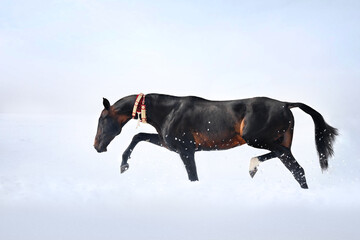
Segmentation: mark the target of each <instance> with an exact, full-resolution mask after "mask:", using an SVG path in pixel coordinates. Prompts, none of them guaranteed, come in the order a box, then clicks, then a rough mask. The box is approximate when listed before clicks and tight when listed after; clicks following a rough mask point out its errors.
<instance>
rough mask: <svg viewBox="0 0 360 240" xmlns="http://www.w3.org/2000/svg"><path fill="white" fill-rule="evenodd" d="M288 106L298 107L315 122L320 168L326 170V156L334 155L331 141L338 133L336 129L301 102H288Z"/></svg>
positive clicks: (332, 141)
mask: <svg viewBox="0 0 360 240" xmlns="http://www.w3.org/2000/svg"><path fill="white" fill-rule="evenodd" d="M289 107H290V108H292V107H299V108H300V109H301V110H303V111H304V112H306V113H307V114H309V115H310V116H311V117H312V119H313V121H314V124H315V143H316V149H317V152H318V154H319V160H320V166H321V169H322V170H327V168H328V158H329V157H331V156H333V155H334V149H333V143H334V141H335V137H336V136H337V135H338V130H337V129H336V128H333V127H331V126H330V125H328V124H327V123H326V122H325V120H324V118H323V116H321V114H320V113H318V112H317V111H316V110H314V109H313V108H311V107H309V106H307V105H305V104H303V103H289Z"/></svg>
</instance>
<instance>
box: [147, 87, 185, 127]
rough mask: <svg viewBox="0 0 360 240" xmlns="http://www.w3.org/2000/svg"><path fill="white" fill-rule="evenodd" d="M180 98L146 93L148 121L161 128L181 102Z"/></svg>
mask: <svg viewBox="0 0 360 240" xmlns="http://www.w3.org/2000/svg"><path fill="white" fill-rule="evenodd" d="M179 99H180V98H179V97H174V96H169V95H162V94H148V95H146V97H145V105H146V114H147V118H148V123H149V124H151V125H153V126H154V127H155V128H156V129H158V130H159V128H161V125H162V123H163V122H164V121H165V119H166V117H167V116H168V115H169V114H170V113H171V112H172V111H173V110H174V108H176V106H177V105H178V104H179Z"/></svg>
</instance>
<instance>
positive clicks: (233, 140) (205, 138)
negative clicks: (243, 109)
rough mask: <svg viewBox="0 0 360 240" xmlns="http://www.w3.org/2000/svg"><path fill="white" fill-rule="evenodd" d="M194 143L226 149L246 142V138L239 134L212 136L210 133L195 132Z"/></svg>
mask: <svg viewBox="0 0 360 240" xmlns="http://www.w3.org/2000/svg"><path fill="white" fill-rule="evenodd" d="M193 137H194V143H195V145H196V147H197V148H199V147H200V148H202V149H208V150H210V149H218V150H225V149H230V148H233V147H236V146H240V145H243V144H245V143H246V142H245V140H244V139H243V138H242V137H241V136H240V135H238V134H236V135H234V136H232V137H224V138H212V137H211V136H210V135H209V134H203V133H199V132H193Z"/></svg>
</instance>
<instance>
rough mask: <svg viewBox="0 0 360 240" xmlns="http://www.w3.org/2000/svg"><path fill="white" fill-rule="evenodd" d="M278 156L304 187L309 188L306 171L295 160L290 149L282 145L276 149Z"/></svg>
mask: <svg viewBox="0 0 360 240" xmlns="http://www.w3.org/2000/svg"><path fill="white" fill-rule="evenodd" d="M274 152H275V154H276V156H277V157H278V158H280V160H281V162H282V163H283V164H284V165H285V166H286V167H287V169H289V171H290V172H291V173H292V175H293V176H294V178H295V179H296V181H298V183H299V184H300V186H301V187H302V188H306V189H307V188H308V185H307V183H306V178H305V171H304V169H303V168H302V167H301V166H300V164H299V163H298V162H297V161H296V160H295V158H294V156H293V155H292V153H291V151H290V149H288V148H286V147H283V146H280V147H279V148H278V149H277V150H274Z"/></svg>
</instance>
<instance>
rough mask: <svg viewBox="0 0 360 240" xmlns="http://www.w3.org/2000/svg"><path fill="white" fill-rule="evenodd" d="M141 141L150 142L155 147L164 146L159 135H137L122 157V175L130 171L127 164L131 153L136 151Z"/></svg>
mask: <svg viewBox="0 0 360 240" xmlns="http://www.w3.org/2000/svg"><path fill="white" fill-rule="evenodd" d="M141 141H146V142H150V143H153V144H155V145H158V146H162V142H161V139H160V137H159V134H151V133H138V134H136V135H135V136H134V137H133V139H132V141H131V143H130V145H129V146H128V147H127V149H126V150H125V151H124V153H123V155H122V162H121V167H120V172H121V173H123V172H125V171H126V170H128V169H129V164H128V163H127V161H128V160H129V158H130V156H131V153H132V151H133V150H134V148H135V146H136V145H137V144H138V143H139V142H141Z"/></svg>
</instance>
